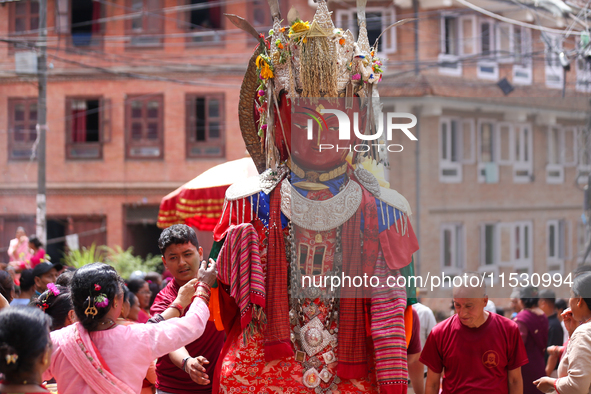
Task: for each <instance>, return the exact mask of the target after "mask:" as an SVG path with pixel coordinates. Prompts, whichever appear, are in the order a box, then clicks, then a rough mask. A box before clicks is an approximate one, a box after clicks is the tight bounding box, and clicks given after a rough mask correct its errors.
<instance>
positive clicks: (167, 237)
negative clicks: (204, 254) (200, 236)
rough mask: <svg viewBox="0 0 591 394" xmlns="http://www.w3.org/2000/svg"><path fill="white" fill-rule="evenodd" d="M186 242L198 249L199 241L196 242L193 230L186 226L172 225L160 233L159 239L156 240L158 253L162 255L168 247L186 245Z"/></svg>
mask: <svg viewBox="0 0 591 394" xmlns="http://www.w3.org/2000/svg"><path fill="white" fill-rule="evenodd" d="M187 242H189V243H191V244H193V245H194V246H195V247H196V248H197V249H199V241H197V234H195V230H193V229H192V228H191V227H189V226H187V225H186V224H174V225H172V226H170V227H168V228H166V229H164V231H162V234H160V239H158V247H159V248H160V253H162V255H164V252H166V248H168V247H169V246H170V245H178V244H186V243H187Z"/></svg>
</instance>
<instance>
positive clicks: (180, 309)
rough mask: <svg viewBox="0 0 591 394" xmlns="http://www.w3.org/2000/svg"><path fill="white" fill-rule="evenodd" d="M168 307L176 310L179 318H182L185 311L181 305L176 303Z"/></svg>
mask: <svg viewBox="0 0 591 394" xmlns="http://www.w3.org/2000/svg"><path fill="white" fill-rule="evenodd" d="M168 307H169V308H174V309H176V310H178V311H179V314H180V316H182V315H183V312H184V311H185V308H183V306H182V305H181V304H179V303H178V302H173V303H172V304H170V305H169V306H168Z"/></svg>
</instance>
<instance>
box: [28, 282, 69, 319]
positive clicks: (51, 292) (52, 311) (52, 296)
mask: <svg viewBox="0 0 591 394" xmlns="http://www.w3.org/2000/svg"><path fill="white" fill-rule="evenodd" d="M35 305H36V306H37V307H38V308H39V309H41V310H42V311H43V312H45V313H46V314H48V315H49V316H51V319H52V323H51V331H55V330H59V329H62V328H64V327H67V326H69V325H70V324H73V323H74V322H75V321H76V313H74V305H72V297H71V296H70V290H69V289H68V288H67V287H63V286H57V285H55V284H53V283H49V284H48V285H47V290H46V291H45V292H43V293H42V294H41V295H40V296H39V298H37V300H36V301H35Z"/></svg>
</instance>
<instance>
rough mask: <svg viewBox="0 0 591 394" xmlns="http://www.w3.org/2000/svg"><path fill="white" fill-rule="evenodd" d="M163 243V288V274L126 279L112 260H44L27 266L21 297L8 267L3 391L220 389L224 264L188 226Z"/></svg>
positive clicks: (3, 279) (0, 336) (2, 280)
mask: <svg viewBox="0 0 591 394" xmlns="http://www.w3.org/2000/svg"><path fill="white" fill-rule="evenodd" d="M18 236H19V234H17V237H18ZM159 247H160V250H161V252H162V256H163V259H162V260H163V264H164V266H165V268H166V270H167V271H168V272H169V273H170V278H169V280H168V281H167V282H166V285H165V286H164V287H161V286H162V285H163V283H162V282H160V281H161V279H160V276H159V275H155V274H151V275H146V276H145V277H144V278H139V277H136V278H132V279H131V280H128V281H127V283H126V282H125V281H124V280H123V279H122V278H121V277H120V276H119V275H118V274H117V272H116V271H115V269H114V268H113V267H111V266H110V265H107V264H102V263H94V264H89V265H85V266H84V267H82V268H79V269H77V270H70V269H67V268H66V269H64V267H62V266H61V265H60V264H52V263H51V262H49V261H44V262H40V263H38V264H35V266H34V267H33V268H32V269H30V268H25V267H24V266H22V267H23V269H22V271H21V272H20V275H19V277H18V278H17V279H16V283H18V284H19V286H18V287H20V294H19V295H18V296H17V295H16V293H15V288H16V287H15V285H14V284H15V278H14V276H13V275H11V274H9V273H8V272H7V271H0V291H1V295H0V309H2V310H1V311H0V374H1V378H2V381H1V384H0V393H2V394H4V393H41V392H48V389H47V388H46V386H44V385H43V383H44V382H49V383H50V384H51V383H55V384H57V391H58V392H59V393H60V394H62V393H65V394H68V393H71V394H74V393H75V394H79V393H89V394H90V393H104V394H107V393H140V392H141V393H153V392H154V391H155V392H157V393H162V394H166V393H185V392H187V391H190V392H197V393H208V392H211V381H210V379H209V376H210V375H208V373H209V374H211V375H212V374H213V370H212V367H213V368H214V367H215V362H216V360H217V354H219V352H220V350H221V346H222V345H223V339H224V338H223V332H218V331H217V330H216V329H215V326H214V325H213V323H212V322H210V321H208V320H209V314H210V312H209V308H208V305H209V300H210V296H211V286H212V285H213V284H214V283H215V280H216V275H217V267H216V263H215V262H214V261H213V260H211V259H210V261H209V263H206V262H205V261H204V260H203V250H202V248H201V247H199V243H198V240H197V237H196V234H195V232H194V231H193V230H192V229H191V228H190V227H188V226H184V225H183V226H180V225H179V226H173V227H171V228H168V229H167V230H165V231H163V233H162V235H161V237H160V240H159ZM58 274H59V275H58ZM152 285H154V286H152ZM152 290H154V292H155V294H153V295H152ZM31 306H33V307H31ZM146 317H147V318H146ZM179 317H181V318H180V319H179ZM23 327H26V329H23Z"/></svg>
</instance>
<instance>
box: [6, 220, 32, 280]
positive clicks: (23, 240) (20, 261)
mask: <svg viewBox="0 0 591 394" xmlns="http://www.w3.org/2000/svg"><path fill="white" fill-rule="evenodd" d="M30 257H31V252H30V250H29V238H27V235H26V233H25V229H24V228H22V227H19V228H17V229H16V236H15V237H14V239H11V240H10V245H9V246H8V258H9V261H10V265H12V266H13V267H14V268H16V269H19V270H23V269H25V268H32V267H27V264H28V263H27V261H28V260H29V258H30Z"/></svg>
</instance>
